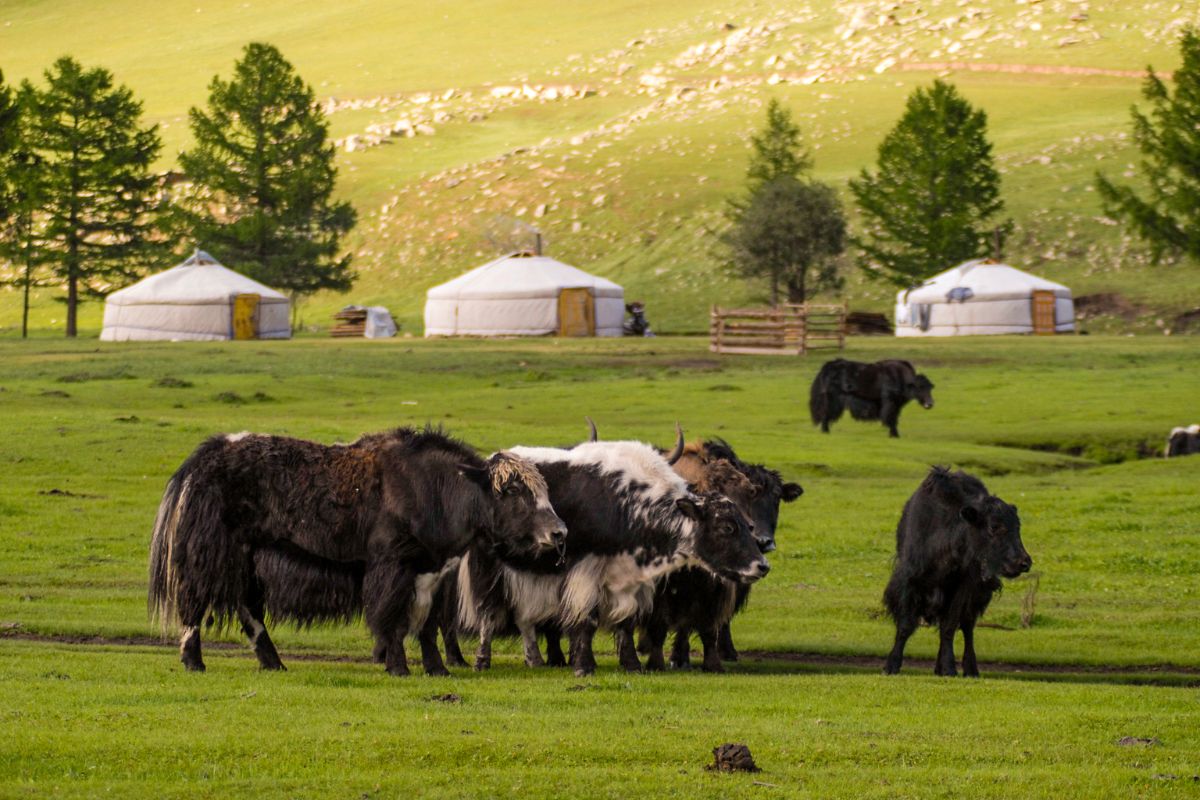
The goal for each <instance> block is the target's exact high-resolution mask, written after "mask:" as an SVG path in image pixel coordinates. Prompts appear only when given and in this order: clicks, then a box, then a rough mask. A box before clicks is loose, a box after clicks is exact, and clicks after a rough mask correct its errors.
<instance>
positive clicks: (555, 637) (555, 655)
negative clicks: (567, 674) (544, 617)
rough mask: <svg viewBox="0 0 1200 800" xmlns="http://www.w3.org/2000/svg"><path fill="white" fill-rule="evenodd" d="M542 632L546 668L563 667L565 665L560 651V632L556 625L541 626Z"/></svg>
mask: <svg viewBox="0 0 1200 800" xmlns="http://www.w3.org/2000/svg"><path fill="white" fill-rule="evenodd" d="M542 632H543V633H544V634H545V636H546V666H548V667H565V666H566V665H567V659H566V656H564V655H563V651H562V641H560V640H561V638H562V631H561V630H560V629H559V627H558V625H554V624H551V625H543V626H542Z"/></svg>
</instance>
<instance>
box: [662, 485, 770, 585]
mask: <svg viewBox="0 0 1200 800" xmlns="http://www.w3.org/2000/svg"><path fill="white" fill-rule="evenodd" d="M675 507H676V508H677V509H679V511H680V512H681V513H682V514H683V515H684V516H685V517H688V518H689V519H691V520H692V522H693V523H694V527H693V534H692V542H691V550H692V555H693V556H694V557H695V558H696V559H697V560H698V561H699V562H700V563H701V564H702V565H703V566H704V568H705V569H707V570H709V571H710V572H712V573H713V574H715V575H718V576H719V577H722V578H724V579H726V580H729V581H733V582H735V583H753V582H754V581H756V580H758V579H759V578H761V577H763V576H764V575H766V574H767V572H768V571H770V569H771V567H770V565H769V564H767V560H766V559H765V558H763V556H762V552H760V551H759V549H758V543H757V542H755V541H754V536H753V535H752V533H751V527H752V526H751V523H750V521H749V520H748V519H746V515H745V514H743V513H742V512H741V511H740V510H738V507H737V505H735V504H734V502H733V501H732V500H730V499H729V498H727V497H723V496H721V495H719V494H716V493H712V492H710V493H706V494H699V495H694V494H689V495H688V496H686V497H681V498H679V499H677V500H676V501H675Z"/></svg>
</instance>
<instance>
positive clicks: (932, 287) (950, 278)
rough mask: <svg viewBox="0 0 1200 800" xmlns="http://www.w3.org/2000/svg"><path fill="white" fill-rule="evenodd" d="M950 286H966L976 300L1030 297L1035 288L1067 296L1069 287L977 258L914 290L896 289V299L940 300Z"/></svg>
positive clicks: (935, 276) (910, 300) (944, 297)
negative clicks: (897, 290)
mask: <svg viewBox="0 0 1200 800" xmlns="http://www.w3.org/2000/svg"><path fill="white" fill-rule="evenodd" d="M952 289H970V290H971V295H970V297H971V299H978V300H1018V299H1021V298H1027V297H1030V296H1031V295H1032V294H1033V292H1035V291H1048V292H1054V294H1055V296H1057V297H1070V296H1071V290H1070V289H1068V288H1067V287H1066V286H1063V285H1062V284H1061V283H1055V282H1054V281H1048V280H1046V279H1045V278H1039V277H1038V276H1036V275H1030V274H1029V273H1028V272H1023V271H1021V270H1019V269H1017V268H1016V267H1011V266H1009V265H1008V264H999V263H996V262H994V261H992V260H991V259H985V258H977V259H975V260H973V261H965V262H963V263H962V264H959V265H958V266H957V267H954V268H953V269H948V270H946V271H945V272H942V273H939V274H937V275H934V276H933V277H932V278H930V279H929V280H927V281H925V283H923V284H921V285H920V286H918V287H917V288H915V289H905V290H902V291H900V292H899V293H898V294H897V295H896V299H897V301H898V302H900V303H944V302H947V300H948V299H949V297H948V296H949V294H950V291H951V290H952Z"/></svg>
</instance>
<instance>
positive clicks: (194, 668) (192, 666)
mask: <svg viewBox="0 0 1200 800" xmlns="http://www.w3.org/2000/svg"><path fill="white" fill-rule="evenodd" d="M183 668H184V669H185V670H187V671H188V672H204V669H205V668H204V662H203V661H185V662H183Z"/></svg>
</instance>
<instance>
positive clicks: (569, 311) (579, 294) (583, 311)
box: [558, 289, 596, 336]
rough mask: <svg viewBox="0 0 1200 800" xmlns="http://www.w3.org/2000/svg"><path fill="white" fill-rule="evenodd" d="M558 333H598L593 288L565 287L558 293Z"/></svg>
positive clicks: (591, 334) (561, 334)
mask: <svg viewBox="0 0 1200 800" xmlns="http://www.w3.org/2000/svg"><path fill="white" fill-rule="evenodd" d="M558 335H559V336H595V335H596V300H595V298H594V297H593V296H592V290H591V289H563V290H562V291H560V292H559V293H558Z"/></svg>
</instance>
